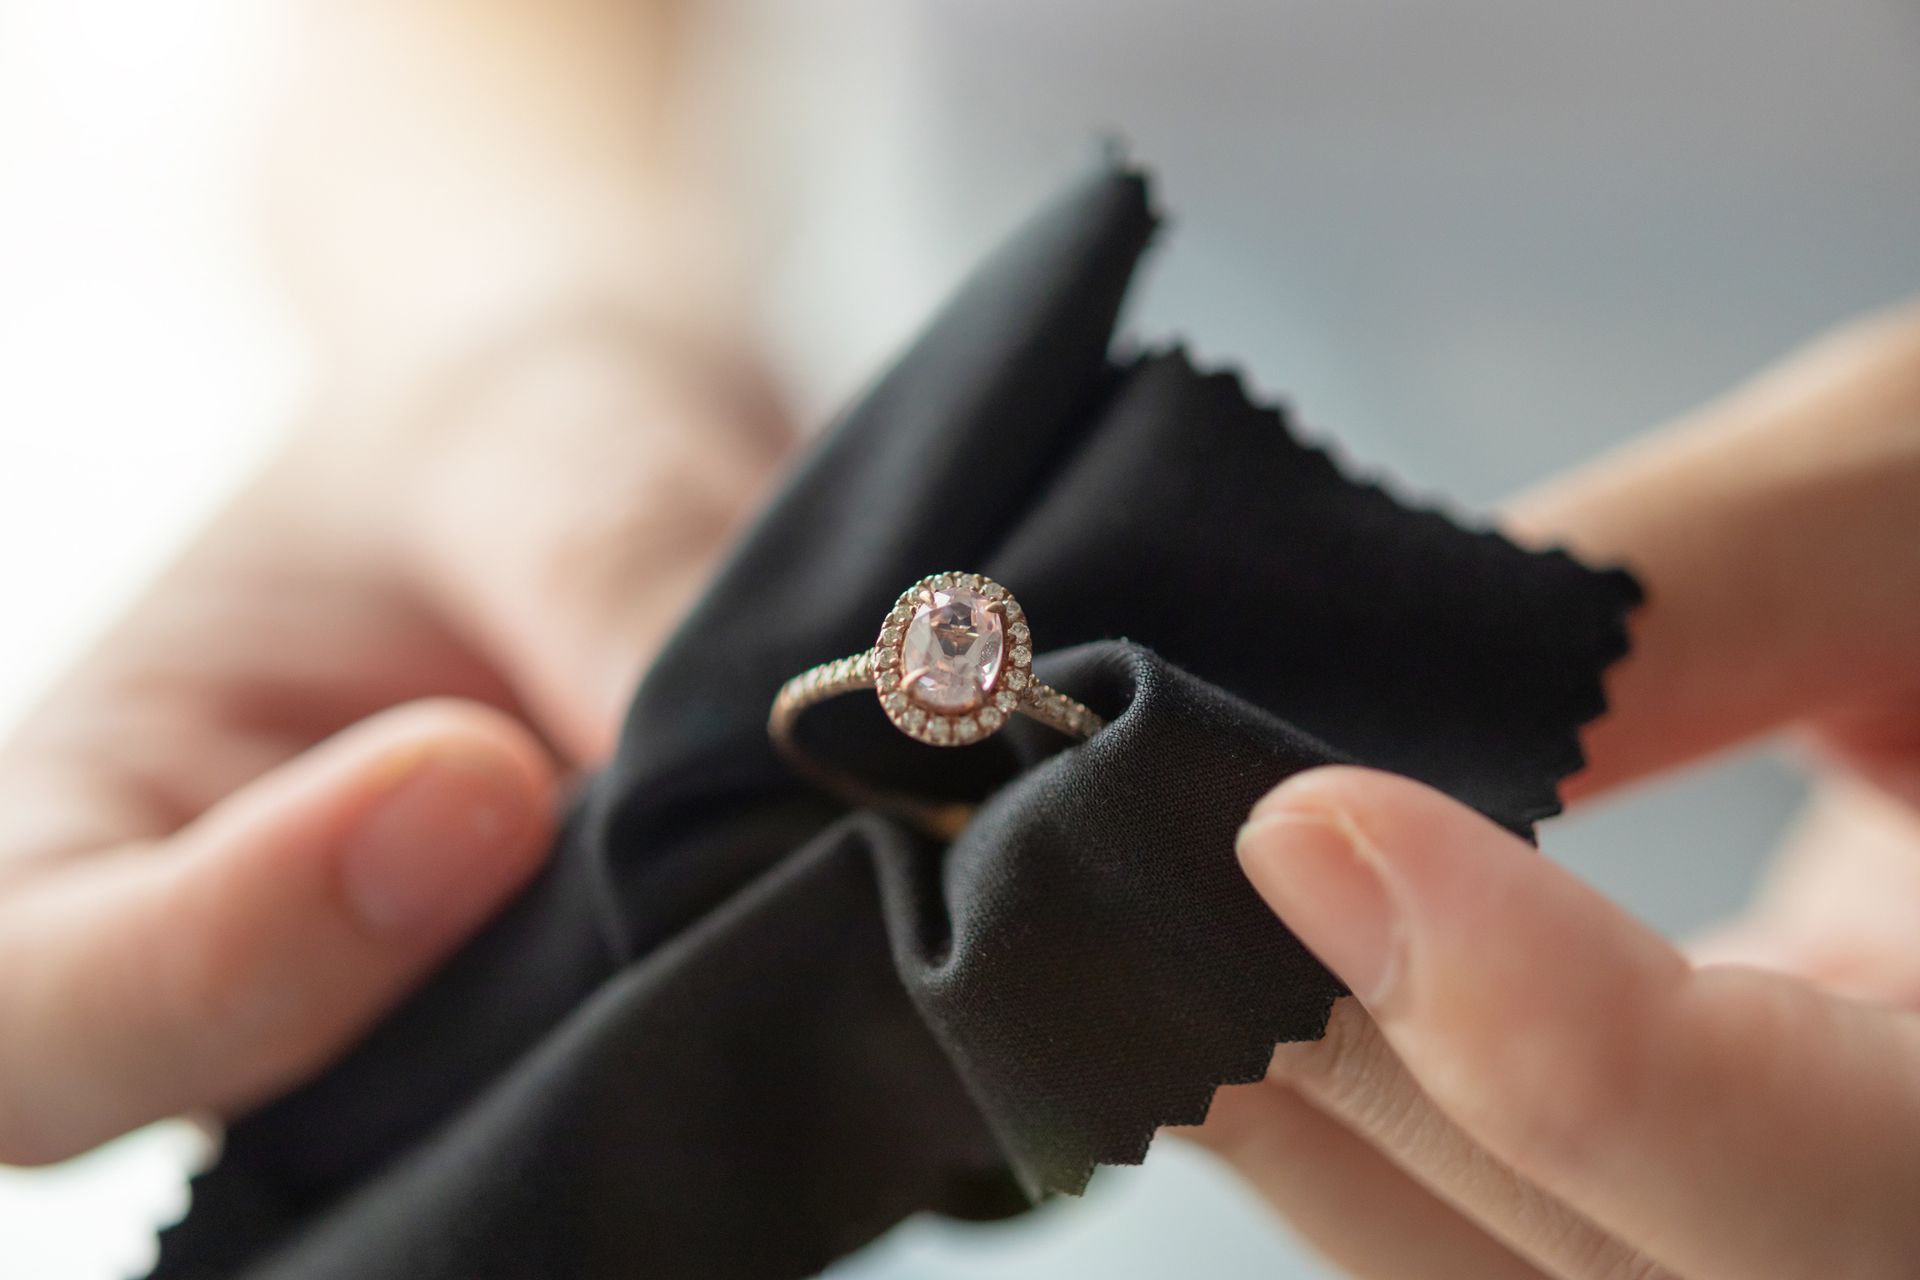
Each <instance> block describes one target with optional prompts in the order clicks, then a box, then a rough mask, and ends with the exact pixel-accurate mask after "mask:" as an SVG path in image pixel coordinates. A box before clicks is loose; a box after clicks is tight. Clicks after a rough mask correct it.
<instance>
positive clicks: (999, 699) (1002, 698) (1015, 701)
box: [993, 689, 1020, 711]
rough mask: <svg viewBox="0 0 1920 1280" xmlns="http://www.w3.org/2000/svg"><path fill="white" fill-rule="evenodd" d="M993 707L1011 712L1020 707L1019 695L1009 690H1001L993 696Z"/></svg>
mask: <svg viewBox="0 0 1920 1280" xmlns="http://www.w3.org/2000/svg"><path fill="white" fill-rule="evenodd" d="M993 705H994V706H996V707H998V708H1000V709H1001V710H1002V711H1011V710H1013V709H1014V708H1015V707H1017V706H1019V705H1020V695H1019V694H1017V693H1015V692H1014V691H1013V690H1011V689H1002V690H1001V691H1000V692H998V693H996V694H994V695H993Z"/></svg>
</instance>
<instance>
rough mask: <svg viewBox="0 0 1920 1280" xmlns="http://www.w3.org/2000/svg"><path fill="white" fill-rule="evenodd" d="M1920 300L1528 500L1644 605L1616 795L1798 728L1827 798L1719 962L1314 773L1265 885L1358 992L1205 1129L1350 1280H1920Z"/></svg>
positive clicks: (1424, 808)
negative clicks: (1643, 597) (1546, 1279)
mask: <svg viewBox="0 0 1920 1280" xmlns="http://www.w3.org/2000/svg"><path fill="white" fill-rule="evenodd" d="M1917 522H1920V313H1916V312H1911V311H1910V312H1905V313H1899V314H1893V315H1888V316H1883V317H1878V318H1875V319H1871V320H1868V321H1865V322H1861V323H1859V324H1856V325H1854V326H1851V327H1849V328H1848V329H1846V330H1844V331H1842V332H1840V333H1837V334H1835V335H1833V336H1831V337H1829V338H1826V339H1824V340H1823V341H1821V342H1819V343H1816V344H1814V345H1813V346H1811V347H1810V348H1808V349H1806V350H1805V351H1803V352H1801V353H1799V354H1798V355H1796V356H1795V357H1793V358H1792V359H1790V360H1788V361H1787V362H1785V363H1784V364H1783V365H1781V366H1779V367H1778V368H1776V369H1775V370H1773V371H1771V372H1769V373H1768V374H1766V375H1764V376H1763V377H1761V378H1760V379H1758V380H1757V381H1755V382H1754V383H1752V384H1750V385H1749V386H1747V387H1745V388H1743V389H1741V390H1739V391H1737V392H1736V393H1734V394H1733V395H1732V396H1729V397H1728V398H1726V399H1724V400H1722V401H1720V402H1719V403H1717V404H1714V405H1710V406H1708V407H1707V408H1706V409H1704V410H1702V411H1701V412H1700V413H1699V414H1697V415H1694V416H1693V417H1692V418H1690V419H1689V420H1688V421H1686V422H1683V423H1681V424H1678V425H1677V426H1676V427H1674V428H1672V429H1670V430H1669V431H1667V432H1664V433H1661V434H1659V435H1656V436H1653V437H1650V438H1649V439H1647V440H1646V441H1645V442H1643V443H1640V444H1637V445H1635V446H1633V447H1632V448H1630V449H1628V450H1627V451H1626V452H1624V453H1622V454H1621V455H1619V456H1617V457H1614V458H1610V459H1603V460H1602V461H1600V462H1599V463H1597V464H1595V465H1594V466H1592V467H1590V468H1587V469H1584V470H1582V471H1580V472H1577V473H1576V474H1574V475H1573V476H1571V477H1569V478H1567V479H1566V480H1564V481H1562V482H1560V483H1558V484H1555V485H1553V486H1551V487H1549V488H1548V489H1546V490H1543V491H1542V492H1540V493H1538V494H1534V495H1531V496H1529V497H1527V498H1524V499H1522V500H1521V501H1519V502H1517V503H1516V504H1514V506H1513V509H1512V523H1513V525H1514V527H1515V528H1516V529H1517V530H1520V531H1522V532H1523V533H1524V534H1526V535H1527V536H1532V537H1536V538H1540V539H1543V540H1566V541H1570V542H1571V543H1572V544H1573V545H1575V546H1576V547H1579V548H1581V549H1582V550H1584V551H1586V552H1587V553H1589V554H1592V555H1594V556H1597V557H1599V558H1601V559H1617V560H1621V561H1624V562H1627V563H1630V564H1633V565H1634V566H1636V567H1637V568H1638V569H1639V570H1640V571H1641V572H1642V573H1643V575H1644V576H1645V579H1646V581H1647V585H1648V589H1649V596H1650V603H1649V604H1648V606H1647V607H1646V608H1645V609H1644V610H1643V611H1642V613H1641V615H1640V617H1639V618H1638V620H1637V627H1636V631H1637V647H1636V649H1635V651H1634V653H1633V655H1632V656H1631V657H1630V658H1629V659H1628V660H1627V661H1626V662H1625V663H1624V664H1622V666H1621V667H1620V668H1619V669H1618V671H1617V672H1616V673H1615V675H1614V677H1613V679H1612V682H1611V693H1612V710H1611V712H1610V714H1609V715H1608V716H1607V717H1606V718H1605V719H1604V720H1602V721H1601V722H1599V723H1598V724H1597V725H1596V726H1594V728H1593V729H1592V731H1591V732H1590V733H1589V734H1588V735H1587V746H1588V750H1589V753H1590V754H1589V758H1590V761H1591V764H1590V767H1589V768H1588V769H1587V770H1586V772H1585V773H1584V774H1582V775H1581V776H1580V778H1578V779H1577V780H1576V781H1575V784H1574V786H1573V792H1574V794H1575V795H1576V797H1578V798H1580V799H1583V800H1584V799H1590V798H1593V797H1596V796H1598V795H1600V794H1602V793H1604V792H1605V791H1607V790H1609V789H1610V788H1613V787H1615V786H1618V785H1620V784H1622V783H1625V782H1627V781H1629V780H1632V779H1635V778H1639V777H1643V776H1647V775H1650V774H1655V773H1658V772H1660V771H1662V770H1665V769H1668V768H1671V767H1673V766H1676V765H1678V764H1681V763H1683V762H1684V761H1686V760H1689V759H1691V758H1694V757H1697V756H1699V755H1701V754H1703V753H1706V752H1709V751H1713V750H1716V749H1719V748H1722V747H1725V746H1729V745H1731V744H1734V743H1738V742H1741V741H1744V740H1747V739H1749V738H1752V737H1753V736H1755V735H1758V734H1762V733H1770V732H1775V731H1780V732H1786V733H1790V734H1795V735H1798V737H1799V738H1800V739H1801V740H1802V741H1804V742H1805V743H1806V744H1807V747H1808V752H1809V756H1810V757H1811V759H1812V760H1813V761H1814V762H1815V767H1816V768H1817V769H1818V770H1819V772H1820V777H1821V781H1820V783H1819V785H1818V788H1817V798H1816V799H1815V801H1814V802H1813V804H1812V807H1811V809H1810V812H1809V813H1808V814H1807V816H1806V818H1805V819H1804V821H1803V822H1802V823H1801V824H1800V826H1799V828H1798V830H1797V831H1796V832H1795V833H1794V835H1793V836H1792V838H1791V839H1790V841H1789V843H1788V846H1787V849H1786V850H1785V852H1784V854H1783V856H1782V859H1781V861H1780V863H1779V866H1778V868H1777V870H1776V871H1775V873H1774V875H1773V876H1772V878H1771V879H1770V881H1769V882H1768V884H1767V885H1766V886H1765V887H1764V888H1763V890H1762V892H1761V894H1760V896H1759V899H1758V900H1757V902H1756V903H1755V904H1754V906H1753V908H1752V910H1751V911H1750V912H1749V913H1748V914H1747V915H1746V916H1745V917H1744V918H1743V919H1742V920H1740V921H1738V922H1736V923H1735V924H1734V925H1732V926H1731V927H1730V928H1729V929H1727V930H1726V931H1725V932H1724V933H1722V934H1721V935H1719V936H1717V937H1715V938H1712V939H1708V940H1706V941H1705V942H1704V943H1703V944H1702V946H1701V947H1700V948H1699V949H1698V951H1697V953H1696V954H1695V955H1694V956H1692V957H1689V956H1687V955H1683V954H1682V953H1681V952H1680V951H1679V950H1676V949H1675V948H1674V947H1673V946H1672V945H1670V944H1669V943H1667V942H1666V941H1664V940H1663V939H1661V938H1660V937H1659V936H1657V935H1656V934H1654V933H1653V932H1652V931H1650V930H1648V929H1647V928H1645V927H1644V926H1642V925H1640V924H1639V923H1637V922H1636V921H1634V920H1633V919H1631V918H1630V917H1628V916H1627V915H1626V914H1624V913H1623V912H1622V911H1620V910H1619V909H1618V908H1617V907H1615V906H1613V905H1612V904H1611V903H1609V902H1607V901H1606V900H1605V899H1603V898H1602V897H1600V896H1599V895H1598V894H1596V893H1595V892H1594V891H1593V890H1592V889H1590V888H1588V887H1587V886H1585V885H1583V884H1582V883H1580V882H1579V881H1578V880H1576V879H1575V878H1574V877H1572V876H1571V875H1570V874H1568V873H1567V872H1565V871H1563V870H1561V869H1560V868H1558V867H1556V866H1555V865H1554V864H1553V863H1552V862H1551V861H1550V860H1548V859H1546V858H1543V857H1541V856H1539V855H1538V854H1537V853H1536V852H1535V851H1534V850H1532V849H1531V848H1529V847H1528V846H1526V845H1525V844H1524V843H1523V842H1521V841H1519V840H1517V839H1515V838H1514V837H1512V836H1510V835H1508V834H1506V833H1505V832H1503V831H1501V830H1499V829H1497V828H1495V827H1494V826H1492V825H1491V824H1489V823H1487V822H1486V821H1485V820H1484V819H1482V818H1480V817H1479V816H1478V815H1476V814H1474V813H1472V812H1471V811H1469V810H1467V809H1465V808H1463V807H1462V806H1460V805H1458V804H1457V803H1455V802H1453V801H1451V800H1449V799H1447V798H1445V797H1443V796H1441V795H1439V794H1437V793H1435V792H1433V791H1431V790H1429V789H1427V788H1424V787H1422V786H1419V785H1417V784H1415V783H1412V782H1410V781H1407V780H1406V779H1402V778H1395V777H1391V776H1388V775H1384V774H1379V773H1372V772H1369V771H1365V770H1357V769H1324V770H1315V771H1312V772H1309V773H1306V774H1302V775H1299V776H1297V777H1294V778H1291V779H1289V780H1287V781H1286V782H1285V783H1283V784H1282V785H1280V786H1279V787H1278V788H1276V789H1275V790H1274V791H1273V792H1272V793H1271V794H1269V795H1268V796H1267V797H1266V798H1265V799H1263V800H1262V801H1261V802H1260V803H1259V805H1257V806H1256V807H1255V808H1254V810H1253V812H1252V813H1251V814H1250V815H1249V818H1248V820H1247V823H1246V826H1245V827H1244V828H1243V830H1242V833H1241V836H1240V840H1239V853H1240V858H1241V862H1242V865H1243V867H1244V868H1245V870H1246V873H1247V875H1248V877H1249V879H1250V880H1251V881H1252V883H1253V885H1254V886H1255V888H1256V889H1258V890H1259V892H1260V893H1261V894H1262V896H1263V897H1264V898H1265V899H1266V901H1267V902H1268V903H1269V904H1270V905H1272V907H1273V908H1274V910H1275V912H1276V913H1278V914H1279V915H1280V916H1281V917H1282V918H1283V919H1284V920H1285V921H1286V922H1287V923H1288V924H1289V926H1291V927H1292V928H1293V929H1294V930H1295V931H1296V932H1297V933H1298V934H1299V935H1300V936H1301V938H1302V940H1303V941H1305V942H1306V943H1307V944H1308V945H1309V946H1310V947H1312V948H1313V949H1314V950H1315V951H1316V952H1317V953H1318V954H1319V955H1320V956H1321V957H1322V958H1323V959H1325V960H1326V961H1327V963H1328V964H1329V965H1330V966H1331V967H1332V968H1333V969H1334V970H1335V971H1336V972H1338V973H1340V974H1341V976H1342V977H1343V978H1344V979H1345V980H1346V981H1347V983H1348V985H1349V986H1350V987H1351V989H1352V990H1353V991H1354V992H1355V998H1353V999H1349V1000H1343V1001H1341V1002H1340V1003H1339V1005H1338V1006H1337V1007H1336V1010H1335V1014H1334V1018H1333V1022H1332V1025H1331V1027H1330V1028H1329V1033H1328V1035H1327V1037H1326V1039H1325V1040H1324V1041H1321V1042H1318V1043H1315V1044H1309V1045H1288V1046H1282V1048H1281V1049H1280V1050H1279V1051H1278V1052H1277V1053H1276V1054H1275V1056H1274V1060H1273V1064H1272V1069H1271V1071H1270V1072H1269V1075H1268V1078H1267V1079H1266V1080H1265V1081H1263V1082H1261V1083H1258V1084H1254V1085H1248V1086H1242V1087H1238V1088H1234V1089H1227V1090H1222V1091H1221V1093H1220V1095H1219V1097H1218V1098H1217V1099H1216V1102H1215V1105H1214V1108H1213V1112H1212V1114H1211V1115H1210V1116H1209V1119H1208V1122H1207V1124H1206V1125H1205V1126H1203V1127H1202V1128H1200V1129H1199V1130H1196V1131H1193V1136H1195V1137H1196V1138H1198V1139H1199V1140H1200V1141H1202V1142H1204V1143H1206V1144H1208V1145H1210V1146H1211V1147H1213V1148H1214V1149H1215V1150H1217V1151H1218V1152H1220V1153H1221V1154H1222V1155H1224V1156H1225V1157H1226V1158H1227V1159H1228V1160H1229V1161H1230V1162H1232V1163H1233V1164H1234V1165H1235V1167H1237V1168H1238V1169H1239V1170H1240V1171H1241V1172H1242V1173H1243V1174H1244V1175H1245V1176H1246V1177H1247V1178H1248V1179H1249V1180H1251V1181H1252V1182H1253V1183H1254V1184H1255V1185H1256V1186H1257V1187H1259V1188H1260V1190H1261V1191H1262V1192H1264V1193H1265V1195H1266V1197H1267V1198H1268V1199H1269V1200H1270V1201H1271V1202H1272V1203H1273V1204H1274V1206H1275V1207H1276V1208H1277V1209H1278V1210H1279V1211H1280V1212H1282V1213H1284V1214H1285V1215H1287V1216H1288V1217H1289V1218H1290V1219H1291V1220H1292V1221H1293V1223H1294V1224H1295V1225H1296V1226H1297V1227H1298V1228H1299V1229H1300V1231H1301V1232H1302V1233H1303V1234H1304V1235H1305V1236H1306V1237H1307V1238H1308V1239H1309V1240H1311V1241H1312V1242H1313V1243H1314V1244H1315V1245H1316V1246H1317V1247H1318V1248H1320V1249H1321V1250H1322V1251H1323V1252H1324V1253H1325V1254H1326V1255H1327V1256H1328V1257H1329V1258H1330V1259H1331V1260H1333V1261H1334V1262H1336V1263H1337V1264H1338V1265H1340V1266H1341V1267H1342V1268H1344V1269H1345V1270H1346V1271H1348V1272H1350V1273H1351V1274H1354V1275H1357V1276H1382V1277H1385V1276H1406V1275H1420V1276H1438V1277H1453V1276H1459V1277H1468V1276H1472V1277H1487V1276H1556V1277H1578V1278H1580V1280H1587V1278H1589V1277H1591V1278H1594V1280H1602V1278H1605V1280H1612V1278H1614V1277H1651V1276H1661V1277H1664V1276H1688V1277H1728V1278H1729V1280H1731V1278H1733V1277H1743V1278H1751V1277H1799V1276H1808V1277H1813V1276H1821V1277H1824V1276H1859V1277H1877V1276H1887V1277H1894V1276H1910V1275H1914V1274H1917V1273H1920V1218H1916V1216H1915V1215H1914V1213H1913V1206H1914V1205H1915V1204H1916V1203H1920V1160H1916V1159H1915V1157H1914V1154H1913V1151H1914V1139H1915V1137H1916V1135H1920V1089H1915V1088H1914V1081H1915V1080H1916V1079H1920V1016H1916V1010H1920V948H1917V947H1916V946H1915V944H1914V939H1915V938H1916V937H1920V812H1917V811H1916V809H1915V807H1914V806H1915V803H1916V801H1920V697H1917V696H1916V695H1920V665H1916V663H1915V660H1914V655H1915V654H1916V653H1920V536H1916V524H1917Z"/></svg>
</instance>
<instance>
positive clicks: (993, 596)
mask: <svg viewBox="0 0 1920 1280" xmlns="http://www.w3.org/2000/svg"><path fill="white" fill-rule="evenodd" d="M1006 598H1007V589H1006V588H1005V587H1003V586H1001V585H1000V584H999V583H997V582H991V583H988V584H987V599H989V600H1005V599H1006Z"/></svg>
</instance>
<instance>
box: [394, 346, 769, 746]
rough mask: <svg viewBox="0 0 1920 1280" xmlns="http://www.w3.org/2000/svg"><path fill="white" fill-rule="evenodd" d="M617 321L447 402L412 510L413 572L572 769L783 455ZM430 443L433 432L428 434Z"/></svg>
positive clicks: (747, 411) (748, 399)
mask: <svg viewBox="0 0 1920 1280" xmlns="http://www.w3.org/2000/svg"><path fill="white" fill-rule="evenodd" d="M670 359H671V353H667V354H665V355H663V354H662V353H660V352H657V351H650V350H649V349H648V347H647V346H646V345H645V341H644V335H641V336H639V337H636V335H634V334H632V333H630V332H628V331H626V330H625V329H623V328H619V327H615V328H612V329H610V330H608V329H593V328H588V329H586V330H585V331H584V332H582V331H578V330H576V329H569V330H567V331H565V332H564V333H562V334H561V335H558V336H556V338H555V339H554V340H553V342H552V343H551V345H549V346H544V347H536V348H534V349H532V350H529V351H523V352H521V353H519V354H517V355H516V356H515V357H513V359H512V361H511V362H510V365H509V367H508V368H506V369H504V370H493V371H483V372H480V373H477V374H476V378H477V379H478V380H479V382H480V384H481V385H479V386H476V387H473V388H468V389H467V390H466V392H465V393H464V394H463V395H462V396H461V398H460V399H459V401H458V403H457V404H455V405H452V406H449V407H446V408H443V409H441V410H438V411H437V412H440V413H443V414H445V415H448V416H450V417H452V418H454V419H457V422H456V423H453V424H450V425H457V428H458V431H459V433H460V447H459V448H458V449H435V450H433V451H432V452H431V454H430V456H429V457H427V458H426V459H425V462H426V467H427V469H426V473H425V476H424V477H423V480H422V483H421V485H420V488H419V492H418V494H417V495H416V498H415V501H414V502H413V503H412V506H413V508H414V516H413V521H414V523H413V526H412V528H413V532H412V535H411V538H410V543H411V545H412V546H414V548H415V549H416V553H417V555H418V558H419V560H420V562H421V568H422V573H423V575H424V577H425V579H426V582H427V586H428V588H429V590H430V591H431V592H432V593H433V595H434V596H435V597H436V598H437V599H438V600H440V601H441V602H442V603H443V604H445V605H446V606H447V608H448V609H449V611H450V612H451V613H452V614H453V615H454V616H455V617H457V618H459V619H461V620H462V621H463V622H464V623H465V624H466V625H467V626H468V628H469V629H470V631H471V633H472V634H473V635H474V636H475V637H476V638H477V639H478V640H479V642H480V645H481V647H482V648H483V649H485V650H486V651H488V652H489V653H491V654H492V655H493V656H494V657H495V658H496V660H497V661H498V662H499V663H500V665H501V666H502V668H503V670H505V671H506V673H507V674H508V676H509V677H510V678H511V679H512V681H513V683H514V685H515V687H516V689H517V690H518V692H519V693H520V695H521V697H522V699H523V700H524V701H525V702H526V703H527V704H528V705H529V706H530V707H532V708H533V710H534V712H535V713H536V715H537V717H538V718H539V719H540V721H541V723H542V725H543V726H544V727H545V728H547V729H548V731H549V733H550V735H551V736H552V738H553V740H554V741H555V742H556V743H557V744H558V745H559V746H560V747H561V748H562V749H563V750H565V751H566V752H567V753H568V754H569V755H570V756H572V757H573V758H574V759H576V760H581V761H592V760H595V759H598V758H600V757H603V756H604V755H605V754H606V753H607V752H608V751H609V750H610V749H611V747H612V744H613V741H614V738H615V735H616V733H617V730H618V728H619V724H620V719H621V717H622V715H623V714H624V712H625V709H626V704H627V700H628V698H629V697H630V695H631V694H632V692H633V688H634V685H635V684H636V682H637V680H638V677H639V673H640V671H641V669H642V667H643V666H644V665H645V664H646V662H647V661H648V660H649V659H650V658H651V657H652V655H653V654H654V653H655V652H656V651H657V650H658V648H659V646H660V645H661V643H662V642H663V641H664V640H665V638H666V636H667V634H668V633H669V631H670V630H671V629H672V627H673V626H674V624H675V623H677V622H678V621H679V619H680V616H681V615H682V613H684V611H685V610H686V608H687V606H688V605H689V604H690V603H691V602H692V600H693V598H694V596H695V595H696V594H697V592H698V590H699V588H700V587H701V586H702V585H703V584H704V583H705V582H706V580H707V578H708V577H709V575H710V574H711V572H712V569H713V566H714V563H715V561H716V560H717V559H718V556H719V554H720V552H721V550H722V549H723V548H724V547H725V546H726V545H727V543H728V542H729V540H730V539H731V538H732V536H733V534H734V531H735V530H736V529H737V528H738V526H739V524H740V523H741V522H742V521H743V520H744V519H745V517H746V516H747V514H748V512H750V511H751V510H752V508H753V507H754V505H755V504H756V503H757V502H758V500H759V498H760V496H761V494H762V493H763V492H764V491H765V489H766V487H767V486H768V485H769V484H770V483H771V480H772V477H773V475H774V474H775V471H776V469H777V468H778V466H779V465H780V463H781V462H782V461H783V459H784V457H785V454H786V450H787V446H788V441H789V438H790V437H789V434H788V432H787V430H786V428H785V425H784V420H782V419H779V418H778V417H777V415H776V414H775V412H774V410H772V409H771V408H769V407H767V405H768V400H767V398H766V397H765V396H763V395H760V394H758V393H752V394H748V395H746V396H745V398H744V400H743V399H742V397H741V396H739V395H730V394H727V391H734V392H737V391H738V387H737V386H736V385H734V384H732V383H729V385H728V388H727V391H715V390H714V389H713V384H712V382H711V381H707V382H702V381H700V380H698V379H696V378H694V377H693V376H691V375H689V374H688V373H687V372H686V371H685V370H683V369H679V368H676V367H669V365H668V361H669V360H670ZM437 439H439V440H445V439H446V437H445V436H444V435H443V436H439V437H437Z"/></svg>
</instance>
